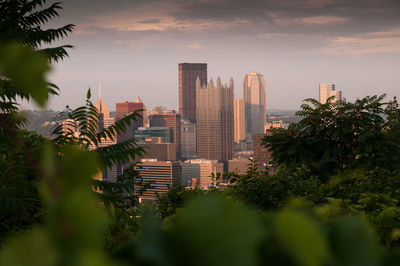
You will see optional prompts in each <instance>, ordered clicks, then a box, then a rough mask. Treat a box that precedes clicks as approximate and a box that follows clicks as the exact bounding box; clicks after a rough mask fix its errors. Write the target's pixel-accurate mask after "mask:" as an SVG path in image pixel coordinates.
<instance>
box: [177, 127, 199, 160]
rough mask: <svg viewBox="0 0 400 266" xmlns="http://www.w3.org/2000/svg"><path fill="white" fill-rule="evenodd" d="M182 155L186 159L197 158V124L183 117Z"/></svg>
mask: <svg viewBox="0 0 400 266" xmlns="http://www.w3.org/2000/svg"><path fill="white" fill-rule="evenodd" d="M181 138H182V145H181V151H182V157H183V158H185V159H194V158H196V124H195V123H190V121H189V120H184V119H182V122H181Z"/></svg>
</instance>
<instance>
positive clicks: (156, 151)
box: [138, 141, 176, 161]
mask: <svg viewBox="0 0 400 266" xmlns="http://www.w3.org/2000/svg"><path fill="white" fill-rule="evenodd" d="M138 147H142V148H143V149H144V152H145V153H144V154H143V155H142V156H141V158H143V159H157V160H158V161H176V151H175V144H174V143H162V142H157V141H148V142H146V143H138Z"/></svg>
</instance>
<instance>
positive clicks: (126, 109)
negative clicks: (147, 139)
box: [116, 97, 144, 142]
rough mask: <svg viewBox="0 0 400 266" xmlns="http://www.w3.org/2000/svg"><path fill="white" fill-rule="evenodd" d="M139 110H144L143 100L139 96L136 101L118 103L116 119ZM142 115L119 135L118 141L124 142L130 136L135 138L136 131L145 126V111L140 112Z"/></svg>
mask: <svg viewBox="0 0 400 266" xmlns="http://www.w3.org/2000/svg"><path fill="white" fill-rule="evenodd" d="M138 110H144V105H143V102H142V101H141V100H140V98H139V97H137V99H136V101H135V102H122V103H116V120H117V121H118V120H120V119H122V118H124V117H125V116H127V115H129V114H131V113H133V112H135V111H138ZM140 115H141V116H142V117H138V118H137V120H136V121H132V123H131V125H130V127H128V128H127V129H126V130H125V131H124V132H122V133H121V134H120V135H118V142H123V141H126V140H128V139H130V138H133V135H134V132H135V131H136V130H137V129H138V128H139V127H143V111H141V112H140Z"/></svg>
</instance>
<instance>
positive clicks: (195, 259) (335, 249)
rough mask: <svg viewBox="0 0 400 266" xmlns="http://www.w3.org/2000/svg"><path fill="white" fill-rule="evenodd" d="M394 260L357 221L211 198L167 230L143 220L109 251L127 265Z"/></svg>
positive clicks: (296, 206)
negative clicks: (261, 208) (255, 207)
mask: <svg viewBox="0 0 400 266" xmlns="http://www.w3.org/2000/svg"><path fill="white" fill-rule="evenodd" d="M148 216H150V215H149V214H147V217H148ZM398 256H399V253H398V251H395V250H387V251H384V250H382V249H380V247H379V243H378V242H377V239H376V235H375V234H374V231H373V229H372V228H371V227H370V226H369V225H368V223H367V222H366V221H365V220H363V219H362V218H359V217H354V216H353V217H351V216H348V217H339V218H337V219H335V221H334V222H333V223H332V224H331V225H324V224H322V223H320V222H319V219H318V218H317V215H316V213H315V212H314V210H313V209H310V208H309V207H307V204H304V202H299V201H296V202H290V203H289V205H287V206H286V207H285V208H284V209H283V210H281V211H279V212H271V213H268V214H264V213H262V212H258V211H254V210H250V209H248V208H246V207H244V206H243V205H241V204H239V203H237V202H235V201H232V200H227V199H225V198H223V197H221V195H220V196H217V195H216V194H213V195H208V196H202V197H200V198H199V197H198V198H196V199H194V200H193V201H192V202H190V203H189V204H188V205H187V206H186V207H185V208H183V209H180V210H178V211H177V213H176V215H175V216H174V217H173V220H172V221H171V222H170V223H169V224H168V225H167V226H163V225H162V223H161V221H160V220H155V218H151V217H150V218H149V217H148V218H147V221H146V222H145V223H143V227H142V229H141V231H140V234H139V235H138V236H137V238H136V239H135V240H134V241H132V242H131V243H129V244H127V245H124V246H122V247H120V248H119V249H118V250H116V251H115V252H114V253H113V257H114V258H115V259H116V260H118V261H121V262H124V263H126V264H127V265H188V264H190V265H305V266H308V265H316V266H317V265H396V264H397V263H399V257H398Z"/></svg>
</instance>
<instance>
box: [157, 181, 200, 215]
mask: <svg viewBox="0 0 400 266" xmlns="http://www.w3.org/2000/svg"><path fill="white" fill-rule="evenodd" d="M202 194H204V191H203V190H201V189H200V188H198V187H195V188H192V189H186V188H185V187H184V186H182V185H181V184H176V183H174V184H172V185H171V186H169V189H168V192H167V193H165V194H157V195H156V196H157V201H156V208H157V213H158V215H159V216H160V217H161V218H162V219H164V218H167V217H168V216H171V215H173V214H175V213H176V211H177V209H179V208H182V207H183V206H184V205H185V204H187V203H188V202H189V201H190V200H191V199H193V198H194V197H197V196H199V195H202Z"/></svg>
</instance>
